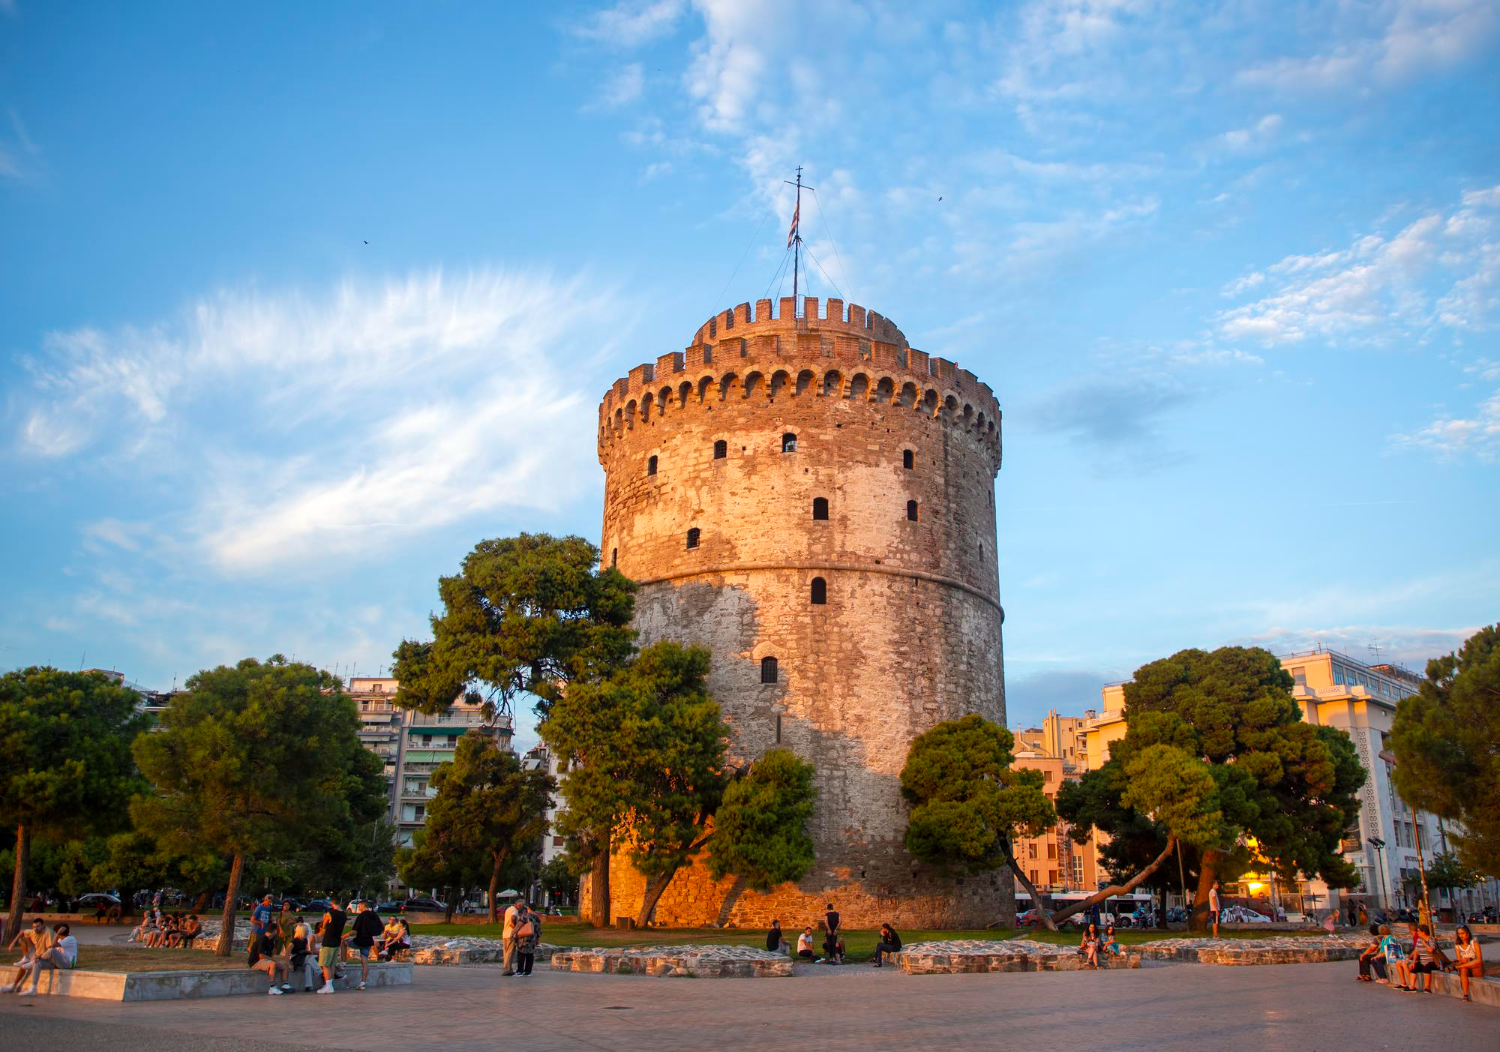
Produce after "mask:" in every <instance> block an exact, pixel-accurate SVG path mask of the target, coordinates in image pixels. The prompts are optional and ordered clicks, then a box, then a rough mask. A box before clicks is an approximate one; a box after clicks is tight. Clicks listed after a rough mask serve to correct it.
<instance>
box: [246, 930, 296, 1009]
mask: <svg viewBox="0 0 1500 1052" xmlns="http://www.w3.org/2000/svg"><path fill="white" fill-rule="evenodd" d="M275 952H276V947H275V946H274V945H273V942H272V938H271V936H270V935H269V934H267V933H266V931H265V930H264V929H262V930H260V931H258V932H256V933H255V934H254V935H251V936H250V969H251V970H252V971H256V972H263V973H265V976H266V978H267V979H269V980H271V988H270V989H269V990H267V991H266V993H268V994H271V995H272V996H278V997H279V996H280V995H281V994H284V993H287V992H288V991H289V990H291V988H292V984H291V983H289V982H287V979H288V978H290V976H289V975H288V974H287V967H286V963H285V962H283V961H278V960H277V959H276V957H275ZM278 978H280V980H281V986H280V987H279V988H278V987H277V985H276V980H277V979H278Z"/></svg>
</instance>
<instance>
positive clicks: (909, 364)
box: [599, 296, 1000, 470]
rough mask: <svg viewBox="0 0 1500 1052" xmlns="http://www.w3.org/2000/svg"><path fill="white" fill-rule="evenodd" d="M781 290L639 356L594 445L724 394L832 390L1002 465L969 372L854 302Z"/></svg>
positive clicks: (994, 404)
mask: <svg viewBox="0 0 1500 1052" xmlns="http://www.w3.org/2000/svg"><path fill="white" fill-rule="evenodd" d="M803 303H804V310H803V314H802V315H801V316H798V315H797V313H796V310H795V306H794V300H793V298H792V297H790V296H783V297H782V298H781V301H780V308H781V309H780V310H779V311H776V312H773V311H772V309H771V305H772V301H771V300H767V299H763V300H757V301H756V303H755V308H754V310H753V311H752V310H751V306H750V304H749V303H741V304H740V305H739V306H737V307H735V308H733V309H732V310H726V311H723V312H721V313H719V314H715V315H714V316H713V317H711V318H710V319H709V320H708V321H706V322H704V323H703V325H701V326H699V328H698V331H697V332H696V333H694V334H693V342H692V343H691V344H689V345H688V347H687V348H686V349H685V350H682V351H675V352H672V353H670V354H664V355H662V356H661V357H659V358H658V359H657V360H656V361H655V362H645V363H643V364H641V365H638V366H636V367H635V368H634V369H632V370H630V374H629V375H628V376H622V377H621V378H620V379H618V380H616V381H615V382H614V383H613V384H612V385H611V386H610V388H609V390H608V391H606V392H605V395H604V398H603V400H602V401H601V403H600V405H599V445H600V456H601V459H602V457H603V455H604V447H605V446H606V444H608V443H611V442H612V441H613V440H614V439H615V437H616V436H617V435H619V434H620V433H621V432H623V431H628V430H631V429H633V428H634V427H635V426H636V423H637V422H638V421H639V422H642V423H646V422H650V421H652V420H653V419H655V417H657V416H659V415H661V414H662V413H665V412H666V411H667V410H668V409H669V408H671V407H681V408H687V407H688V405H689V404H696V405H702V404H704V403H705V402H707V401H709V400H712V401H714V402H722V401H724V400H726V399H728V398H736V399H747V398H752V397H754V398H763V399H764V398H769V399H770V400H771V401H772V402H774V401H775V400H776V398H777V397H778V396H792V397H795V396H797V395H801V394H804V393H806V394H809V395H814V396H816V395H833V396H835V397H839V398H849V399H863V400H866V401H869V402H876V403H886V404H889V405H895V406H903V407H905V408H909V409H912V410H914V411H916V412H917V413H920V414H923V415H926V416H928V417H932V418H936V419H941V420H944V421H947V422H951V423H952V424H954V425H955V426H957V427H958V428H960V429H962V430H965V431H969V432H971V433H973V434H974V436H975V437H976V438H977V439H978V440H979V441H980V442H982V443H984V444H985V445H988V446H989V447H990V448H991V450H992V454H993V468H994V469H995V470H998V469H999V466H1000V405H999V402H998V401H996V399H995V395H994V392H993V391H991V390H990V387H989V385H988V384H986V383H984V382H983V381H982V380H980V379H979V378H978V377H976V376H975V375H974V374H973V373H971V372H969V370H967V369H960V368H959V367H958V366H957V365H955V364H954V363H953V362H950V361H948V360H947V359H945V358H937V357H933V356H931V355H929V354H927V353H926V352H925V351H919V350H917V349H915V348H913V347H912V346H911V345H910V344H909V343H908V342H907V340H906V336H905V335H904V334H903V333H902V332H901V330H900V329H899V328H897V327H896V325H895V324H894V323H893V322H892V321H891V320H890V319H888V318H886V317H883V316H882V315H880V314H877V313H875V312H874V311H869V310H866V309H865V308H864V307H861V306H859V305H858V304H849V305H848V306H847V307H846V306H845V304H844V302H843V300H838V299H830V300H828V301H827V307H826V314H823V315H821V316H820V312H819V301H818V298H817V297H815V296H807V297H804V298H803Z"/></svg>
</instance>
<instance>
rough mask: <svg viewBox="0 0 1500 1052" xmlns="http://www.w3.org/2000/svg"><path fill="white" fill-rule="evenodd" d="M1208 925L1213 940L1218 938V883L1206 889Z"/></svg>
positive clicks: (1215, 882)
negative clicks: (1212, 932)
mask: <svg viewBox="0 0 1500 1052" xmlns="http://www.w3.org/2000/svg"><path fill="white" fill-rule="evenodd" d="M1208 923H1209V924H1210V925H1212V926H1213V930H1214V938H1215V939H1217V938H1218V937H1219V882H1218V881H1217V880H1216V881H1214V883H1213V887H1211V888H1209V889H1208Z"/></svg>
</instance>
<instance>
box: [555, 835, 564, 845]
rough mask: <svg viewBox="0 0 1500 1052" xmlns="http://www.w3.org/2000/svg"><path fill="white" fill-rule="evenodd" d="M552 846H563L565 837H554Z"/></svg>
mask: <svg viewBox="0 0 1500 1052" xmlns="http://www.w3.org/2000/svg"><path fill="white" fill-rule="evenodd" d="M552 846H553V847H562V846H563V838H562V837H560V836H555V837H553V838H552Z"/></svg>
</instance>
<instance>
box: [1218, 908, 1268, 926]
mask: <svg viewBox="0 0 1500 1052" xmlns="http://www.w3.org/2000/svg"><path fill="white" fill-rule="evenodd" d="M1223 919H1224V921H1225V923H1228V924H1270V923H1271V918H1270V917H1267V916H1266V915H1265V914H1264V913H1261V912H1259V911H1258V910H1252V909H1251V908H1250V907H1249V906H1229V907H1226V908H1225V910H1224V917H1223Z"/></svg>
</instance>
